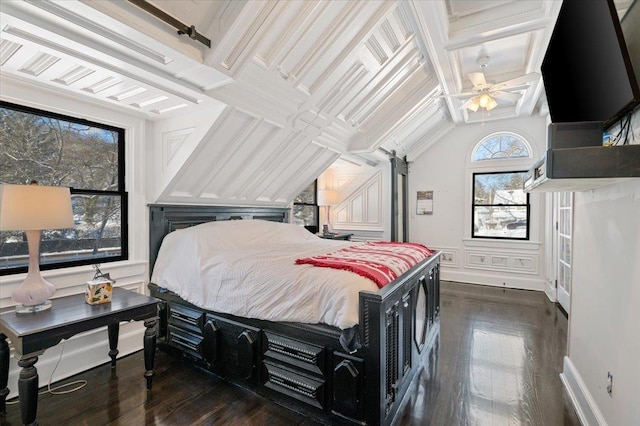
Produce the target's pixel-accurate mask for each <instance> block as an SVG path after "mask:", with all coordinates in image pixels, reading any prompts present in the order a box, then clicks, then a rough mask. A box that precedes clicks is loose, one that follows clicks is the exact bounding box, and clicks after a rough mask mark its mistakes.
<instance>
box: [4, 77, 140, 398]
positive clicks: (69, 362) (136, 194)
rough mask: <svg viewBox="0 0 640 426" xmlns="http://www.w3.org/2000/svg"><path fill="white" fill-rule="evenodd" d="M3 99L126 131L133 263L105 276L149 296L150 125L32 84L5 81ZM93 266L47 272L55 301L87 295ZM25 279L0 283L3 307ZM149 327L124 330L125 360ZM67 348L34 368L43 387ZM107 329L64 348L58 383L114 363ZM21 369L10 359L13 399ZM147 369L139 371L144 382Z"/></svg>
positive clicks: (106, 268) (107, 267) (111, 267)
mask: <svg viewBox="0 0 640 426" xmlns="http://www.w3.org/2000/svg"><path fill="white" fill-rule="evenodd" d="M1 86H2V90H1V91H0V98H1V99H2V100H3V101H7V102H13V103H16V104H21V105H26V106H30V107H33V108H39V109H43V110H48V111H52V112H56V113H60V114H66V115H70V116H75V117H80V118H86V119H89V120H92V121H96V122H100V123H105V124H109V125H113V126H118V127H121V128H124V129H125V138H126V153H125V155H126V189H127V191H128V193H129V260H128V261H124V262H114V263H105V264H103V265H102V266H101V270H102V271H103V272H105V273H107V272H108V273H110V275H111V277H112V278H114V279H115V280H116V286H122V287H125V288H128V289H130V290H134V291H137V292H140V293H145V292H147V287H146V284H147V277H148V266H147V265H148V260H147V259H148V254H147V253H148V228H149V225H148V219H147V218H148V213H147V207H146V197H145V179H144V173H145V160H146V159H145V146H146V145H147V140H146V138H147V135H148V133H149V132H148V131H147V123H146V121H145V120H144V119H143V118H140V117H135V116H132V115H131V114H123V113H121V112H116V111H113V110H110V109H107V108H104V107H103V106H98V105H97V104H94V103H91V102H84V101H82V100H80V98H77V97H74V98H71V97H68V96H65V95H61V94H60V93H57V92H53V91H46V90H43V89H42V88H41V87H38V88H36V87H34V86H32V85H31V84H29V83H25V82H22V81H18V80H13V79H10V78H8V77H6V76H3V77H2V81H1ZM93 273H94V271H93V269H92V267H91V266H83V267H75V268H66V269H56V270H53V271H44V272H43V273H42V275H43V276H44V277H45V278H46V279H47V280H49V281H50V282H52V283H53V284H54V285H55V286H56V289H57V290H56V294H55V296H54V298H55V297H60V296H65V295H68V294H76V293H84V289H85V284H84V283H85V282H86V281H87V280H90V279H91V278H92V277H93ZM25 275H26V274H19V275H9V276H2V277H0V307H7V306H12V305H14V303H13V301H12V300H11V291H12V290H13V288H14V287H16V286H17V285H19V284H20V282H22V280H23V279H24V277H25ZM143 334H144V326H143V325H142V323H131V324H125V325H122V326H121V328H120V339H119V345H118V349H119V350H120V356H122V355H125V354H128V353H131V352H134V351H136V350H139V349H141V348H142V337H143ZM61 349H62V344H59V345H58V346H56V347H54V348H51V349H48V350H47V351H46V352H45V353H44V355H42V356H40V357H39V359H38V362H37V364H36V365H35V366H36V368H37V369H38V374H39V375H40V385H41V386H43V385H46V384H47V381H48V380H49V376H50V375H51V374H52V372H53V369H54V366H55V364H56V362H57V361H58V358H59V356H60V352H61ZM108 352H109V342H108V338H107V332H106V328H103V329H99V330H94V331H91V332H88V333H84V334H82V335H79V336H75V337H73V338H71V339H70V340H69V342H67V343H66V344H65V348H64V354H63V356H62V361H61V362H60V365H59V366H58V368H57V370H56V371H55V374H54V375H53V381H56V380H60V379H62V378H65V377H68V376H70V375H72V374H75V373H78V372H81V371H84V370H87V369H89V368H92V367H94V366H97V365H100V364H103V363H105V362H107V361H109V360H110V358H109V356H108ZM19 370H20V368H19V367H18V366H17V361H16V360H15V359H14V357H13V350H12V354H11V366H10V371H9V376H10V377H9V389H10V392H11V393H10V395H9V396H10V397H13V396H15V395H17V390H18V387H17V378H18V374H19ZM143 373H144V366H143V365H141V366H140V380H143Z"/></svg>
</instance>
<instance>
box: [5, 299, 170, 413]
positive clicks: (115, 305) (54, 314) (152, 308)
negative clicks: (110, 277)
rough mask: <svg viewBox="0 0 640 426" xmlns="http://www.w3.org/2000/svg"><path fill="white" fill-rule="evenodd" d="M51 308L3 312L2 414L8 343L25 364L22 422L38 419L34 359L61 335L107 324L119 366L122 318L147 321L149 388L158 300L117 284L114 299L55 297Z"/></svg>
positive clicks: (21, 380) (112, 354)
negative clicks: (89, 300)
mask: <svg viewBox="0 0 640 426" xmlns="http://www.w3.org/2000/svg"><path fill="white" fill-rule="evenodd" d="M51 303H52V306H51V309H49V310H46V311H42V312H37V313H29V314H17V313H16V312H15V309H13V308H11V309H5V310H3V311H2V312H1V313H0V414H5V413H6V403H5V401H6V398H7V395H8V394H9V389H8V388H7V381H8V377H7V376H8V374H9V344H8V343H7V338H9V340H10V341H11V343H13V347H14V349H15V358H16V359H17V360H18V365H19V366H20V367H22V371H21V372H20V378H19V379H18V398H19V400H20V413H21V416H22V423H23V424H25V425H30V424H33V423H35V422H36V410H37V406H38V371H37V370H36V367H35V363H36V362H37V361H38V356H40V355H42V354H43V353H44V351H45V350H47V349H48V348H50V347H53V346H55V345H57V344H58V343H60V341H61V340H62V339H68V338H70V337H71V336H73V335H75V334H77V333H81V332H83V331H88V330H93V329H94V328H98V327H103V326H107V328H108V335H109V349H110V351H109V356H110V357H111V367H112V368H113V367H115V366H116V356H117V355H118V332H119V330H120V322H122V321H139V320H144V325H145V327H146V330H145V333H144V364H145V373H144V377H145V378H146V379H147V389H151V380H152V378H153V374H154V370H153V362H154V356H155V349H156V323H157V317H158V299H156V298H154V297H149V296H145V295H143V294H138V293H135V292H133V291H130V290H126V289H124V288H120V287H116V288H114V289H113V295H112V299H111V302H110V303H104V304H99V305H89V304H87V303H86V302H85V296H84V293H83V294H74V295H72V296H66V297H60V298H57V299H52V300H51Z"/></svg>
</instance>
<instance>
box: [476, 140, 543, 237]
mask: <svg viewBox="0 0 640 426" xmlns="http://www.w3.org/2000/svg"><path fill="white" fill-rule="evenodd" d="M531 155H532V151H531V146H530V145H529V143H528V142H527V141H525V140H524V139H523V138H522V137H520V136H518V135H516V134H514V133H508V132H501V133H494V134H491V135H489V136H487V137H485V138H484V139H482V140H481V141H480V142H478V144H477V145H476V146H475V148H474V150H473V153H472V155H471V161H472V162H479V161H487V160H494V161H495V160H497V161H508V160H518V159H522V158H529V157H531ZM514 168H515V167H514ZM526 173H527V172H526V170H508V171H505V170H504V168H503V167H501V170H500V171H495V172H486V171H484V170H483V172H482V173H473V193H472V197H473V200H472V205H471V209H472V210H471V211H472V214H471V217H472V221H473V223H472V228H471V229H472V230H471V236H472V237H473V238H496V239H509V240H528V239H529V210H530V208H529V194H528V193H525V192H524V189H523V183H524V180H525V176H526Z"/></svg>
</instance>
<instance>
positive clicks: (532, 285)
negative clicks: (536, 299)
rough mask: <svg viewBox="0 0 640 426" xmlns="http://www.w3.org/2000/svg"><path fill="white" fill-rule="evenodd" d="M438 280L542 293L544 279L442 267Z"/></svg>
mask: <svg viewBox="0 0 640 426" xmlns="http://www.w3.org/2000/svg"><path fill="white" fill-rule="evenodd" d="M440 279H442V280H444V281H456V282H460V283H468V284H482V285H490V286H494V287H506V288H516V289H520V290H536V291H544V279H543V278H539V277H535V278H528V277H517V276H516V277H514V276H513V275H509V276H506V275H498V274H491V275H487V274H486V272H473V273H470V272H464V271H453V270H448V269H447V268H445V267H443V268H441V269H440Z"/></svg>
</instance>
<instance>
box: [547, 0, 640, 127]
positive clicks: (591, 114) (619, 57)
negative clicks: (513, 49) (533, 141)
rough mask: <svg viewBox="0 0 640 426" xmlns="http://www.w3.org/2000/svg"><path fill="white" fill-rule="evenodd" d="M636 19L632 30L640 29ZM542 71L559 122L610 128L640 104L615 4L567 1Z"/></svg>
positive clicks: (599, 0)
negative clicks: (595, 124)
mask: <svg viewBox="0 0 640 426" xmlns="http://www.w3.org/2000/svg"><path fill="white" fill-rule="evenodd" d="M636 3H638V1H636ZM634 7H635V9H638V6H637V4H634V5H632V8H634ZM636 12H637V11H636ZM635 15H637V13H636V14H635ZM636 18H637V17H636ZM632 19H633V16H631V17H630V19H629V21H627V22H625V24H626V25H627V26H628V27H634V28H635V26H636V25H640V23H638V22H636V23H633V24H632V21H631V20H632ZM635 46H637V44H636V45H635ZM632 53H634V54H635V55H636V56H638V53H637V52H632ZM632 56H633V55H632ZM541 70H542V79H543V81H544V86H545V91H546V94H547V103H548V105H549V113H550V114H551V121H552V122H554V123H562V122H579V121H602V122H603V123H604V124H603V127H604V129H607V128H609V127H611V126H612V125H613V124H615V123H616V122H618V121H619V120H620V119H621V118H622V117H624V115H626V114H627V113H628V112H630V111H632V110H633V109H634V108H635V107H636V106H637V105H638V104H640V88H639V86H638V78H637V77H636V73H635V72H634V69H633V65H632V61H631V59H630V54H629V51H628V49H627V43H625V38H624V35H623V31H622V28H621V25H620V20H619V19H618V15H617V13H616V9H615V6H614V4H613V0H589V1H584V0H564V1H563V3H562V6H561V8H560V13H559V15H558V20H557V21H556V24H555V27H554V29H553V33H552V35H551V39H550V41H549V46H548V48H547V52H546V54H545V57H544V60H543V62H542V68H541Z"/></svg>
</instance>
